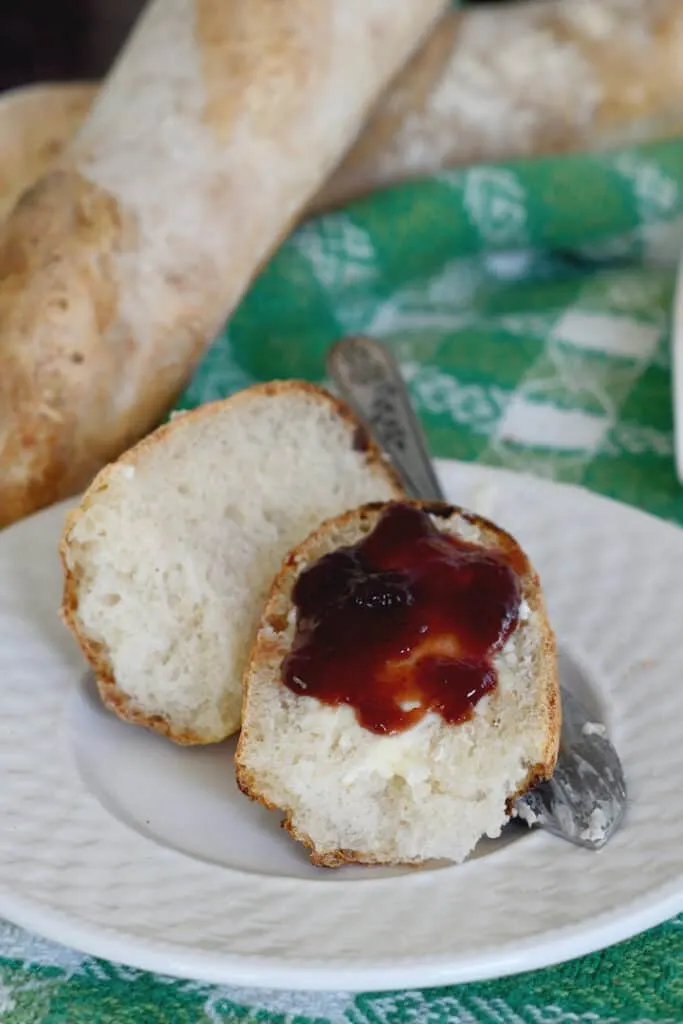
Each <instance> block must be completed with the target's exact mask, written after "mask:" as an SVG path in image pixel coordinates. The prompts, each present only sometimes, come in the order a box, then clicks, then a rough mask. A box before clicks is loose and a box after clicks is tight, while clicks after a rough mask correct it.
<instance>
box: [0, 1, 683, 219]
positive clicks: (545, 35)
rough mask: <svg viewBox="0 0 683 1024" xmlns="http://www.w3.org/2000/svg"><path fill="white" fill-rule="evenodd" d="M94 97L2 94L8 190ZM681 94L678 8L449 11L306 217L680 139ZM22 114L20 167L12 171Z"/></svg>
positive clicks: (637, 4)
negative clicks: (424, 182) (546, 158)
mask: <svg viewBox="0 0 683 1024" xmlns="http://www.w3.org/2000/svg"><path fill="white" fill-rule="evenodd" d="M94 95H95V90H94V88H93V87H92V86H90V85H76V84H73V85H70V86H64V85H59V86H57V85H55V86H44V87H42V88H39V89H32V90H29V91H26V90H21V91H19V92H17V93H16V94H15V96H8V97H5V98H4V100H3V102H2V104H0V137H2V138H3V139H4V138H5V137H6V136H5V133H4V132H3V130H2V129H3V124H4V123H5V122H7V121H11V124H10V126H9V129H10V134H9V138H8V139H7V146H6V148H5V150H4V155H3V159H5V160H7V154H8V152H9V154H10V159H9V166H8V171H7V177H6V179H5V181H6V185H5V190H4V194H7V195H10V194H11V195H12V196H13V197H16V196H17V195H18V194H19V192H20V191H21V190H23V188H25V187H27V186H28V185H29V184H32V183H33V182H34V181H35V179H36V178H37V177H38V172H39V171H41V172H42V171H44V170H46V169H47V157H48V156H49V155H50V152H51V151H53V152H54V150H55V149H56V148H61V147H60V146H59V145H58V144H59V143H60V142H61V144H62V145H63V144H64V143H65V142H67V141H68V138H70V136H71V135H72V134H73V133H74V132H75V130H76V128H77V127H78V124H79V123H80V121H81V120H82V118H83V117H84V115H85V113H86V112H87V108H88V107H89V105H90V103H91V102H92V100H93V98H94ZM682 97H683V0H518V2H516V3H511V4H507V5H504V6H493V5H492V6H490V7H487V6H483V7H482V6H478V7H470V8H464V9H461V10H458V11H450V12H448V13H447V14H446V15H444V17H443V18H442V19H441V20H440V21H439V23H438V25H437V26H436V28H435V29H434V31H433V32H432V33H431V35H430V36H429V38H428V39H427V41H426V42H425V43H424V44H423V45H422V46H421V47H420V49H419V50H418V52H417V53H416V54H415V55H414V56H413V57H412V58H411V60H410V61H409V62H408V64H407V65H406V67H405V68H404V69H403V70H402V71H401V72H400V73H399V75H398V76H397V77H396V78H395V79H394V80H393V81H392V82H391V84H390V86H389V88H388V89H387V90H386V92H385V94H384V95H383V96H382V97H381V99H380V100H379V102H378V103H377V105H376V106H375V108H374V110H373V113H372V115H371V116H370V119H369V121H368V122H367V124H366V125H365V127H364V129H363V131H362V132H361V134H360V136H359V137H358V139H357V140H356V142H355V143H354V145H353V146H352V147H351V149H350V150H349V152H348V154H347V155H346V157H345V158H344V159H343V160H342V162H341V164H340V165H339V166H338V168H337V169H336V171H335V172H334V173H333V174H332V175H331V177H330V178H329V179H328V181H327V182H326V183H325V184H324V185H323V187H322V189H321V190H320V191H319V192H318V194H317V195H316V196H315V197H314V198H313V200H312V201H311V203H310V204H309V207H308V210H307V212H308V213H311V212H320V211H322V210H327V209H329V208H330V207H333V206H338V205H340V204H342V203H344V202H346V201H347V200H349V199H351V198H354V197H356V196H359V195H363V194H365V193H367V192H369V191H371V190H372V189H374V188H381V187H383V186H385V185H389V184H392V183H394V182H397V181H401V180H403V179H406V178H414V177H418V176H421V175H425V174H432V173H435V172H438V171H441V170H443V169H444V168H448V167H460V166H465V165H469V164H476V163H483V162H486V161H496V160H510V159H514V158H531V157H535V156H540V155H545V154H552V153H569V152H577V151H580V150H596V149H605V148H608V147H611V146H618V145H622V144H627V143H631V142H647V141H651V140H653V139H657V138H664V137H670V136H674V135H677V134H679V133H680V132H681V131H683V99H682ZM41 106H42V108H43V109H41ZM22 118H25V119H26V122H27V133H22V136H24V137H22V138H21V145H22V146H23V147H25V150H26V156H27V157H28V159H25V160H24V162H23V164H22V165H21V167H19V168H17V167H16V161H15V160H13V159H12V153H13V145H16V142H15V143H13V139H15V138H16V137H18V129H17V127H15V126H18V125H19V124H20V122H21V120H22ZM25 134H28V138H26V137H25ZM43 136H44V138H43ZM46 143H47V146H46ZM17 172H19V174H18V177H17ZM13 175H14V176H13ZM10 178H12V180H11V181H10ZM0 180H1V179H0ZM2 198H3V191H2V190H0V202H1V200H2ZM8 208H9V207H8V206H5V210H7V209H8ZM1 213H2V206H1V205H0V214H1Z"/></svg>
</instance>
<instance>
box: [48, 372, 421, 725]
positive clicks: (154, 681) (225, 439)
mask: <svg viewBox="0 0 683 1024" xmlns="http://www.w3.org/2000/svg"><path fill="white" fill-rule="evenodd" d="M401 493H402V491H401V488H400V485H399V483H398V481H397V478H396V477H395V475H394V473H393V470H392V469H391V468H390V467H389V466H388V465H387V463H386V462H385V461H384V460H383V459H382V456H381V455H380V453H379V451H378V450H377V448H376V447H375V445H374V444H373V443H372V442H371V441H370V439H369V438H368V437H367V435H366V434H365V432H364V430H363V429H362V428H361V427H360V426H359V424H358V422H357V421H356V420H355V419H354V417H353V415H352V414H351V413H350V411H349V410H348V409H347V408H346V407H345V406H344V405H342V404H341V403H340V402H337V401H336V400H335V399H333V398H331V396H330V395H328V394H327V393H326V392H325V391H323V390H322V389H320V388H316V387H314V386H313V385H310V384H305V383H300V382H296V381H293V382H284V383H274V384H265V385H261V386H257V387H254V388H250V389H248V390H246V391H243V392H241V393H240V394H238V395H236V396H234V397H233V398H230V399H227V400H225V401H223V402H216V403H214V404H211V405H206V406H203V407H202V408H200V409H198V410H196V411H194V412H191V413H186V414H184V415H181V416H179V417H177V418H174V419H173V420H172V421H171V422H170V423H169V424H168V425H166V426H164V427H161V428H160V429H159V430H157V431H156V432H155V433H154V434H152V435H151V436H150V437H148V438H146V439H145V440H144V441H142V442H140V444H138V445H137V447H135V448H133V449H132V450H131V451H129V452H127V453H126V454H125V455H123V456H122V457H121V458H120V459H119V461H118V462H116V463H114V464H113V465H111V466H109V467H107V468H106V469H104V470H103V471H102V472H101V473H100V474H99V476H98V477H97V478H96V480H95V481H94V483H93V484H92V486H91V487H90V489H89V490H88V492H87V493H86V494H85V496H84V498H83V500H82V501H81V503H80V504H79V506H78V507H77V508H76V509H75V511H74V512H72V513H71V515H70V517H69V519H68V522H67V524H66V527H65V531H64V535H63V539H62V544H61V557H62V561H63V565H64V571H65V585H64V601H63V608H62V613H63V617H64V620H65V621H66V623H67V625H68V626H69V627H70V629H71V630H72V631H73V633H74V635H75V637H76V639H77V640H78V642H79V643H80V645H81V647H82V650H83V653H84V654H85V657H86V658H87V659H88V661H89V662H90V664H91V665H92V667H93V669H94V672H95V675H96V678H97V683H98V686H99V690H100V694H101V696H102V700H103V701H104V703H105V704H106V706H107V707H109V708H110V709H111V710H113V711H115V712H116V713H117V714H119V715H120V716H121V717H122V718H125V719H127V720H129V721H131V722H135V723H137V724H140V725H145V726H148V727H150V728H152V729H154V730H156V731H157V732H160V733H163V734H165V735H167V736H170V738H171V739H173V740H175V741H176V742H178V743H211V742H217V741H219V740H222V739H224V738H225V737H226V736H229V735H230V734H231V733H232V732H234V731H235V730H236V729H238V728H239V724H240V711H241V683H242V674H243V671H244V667H245V665H246V661H247V657H248V653H249V648H250V645H251V642H252V640H253V635H254V631H255V628H256V624H257V622H258V618H259V615H260V613H261V610H262V607H263V604H264V602H265V598H266V595H267V593H268V588H269V587H270V584H271V582H272V580H273V577H274V575H275V573H276V572H277V570H278V568H279V565H280V563H281V561H282V559H283V558H284V556H285V554H286V552H287V551H288V550H289V549H290V548H291V547H292V546H293V545H295V544H298V543H299V542H300V541H301V540H303V538H304V537H305V536H306V535H307V534H308V533H309V532H310V531H311V530H312V529H313V528H314V527H315V526H317V525H318V524H319V523H320V522H322V520H323V519H325V518H326V517H328V516H330V515H336V514H337V513H339V512H342V511H345V510H346V509H349V508H353V507H355V506H356V505H358V504H360V503H361V502H364V501H369V500H373V499H387V498H391V497H396V496H399V495H401Z"/></svg>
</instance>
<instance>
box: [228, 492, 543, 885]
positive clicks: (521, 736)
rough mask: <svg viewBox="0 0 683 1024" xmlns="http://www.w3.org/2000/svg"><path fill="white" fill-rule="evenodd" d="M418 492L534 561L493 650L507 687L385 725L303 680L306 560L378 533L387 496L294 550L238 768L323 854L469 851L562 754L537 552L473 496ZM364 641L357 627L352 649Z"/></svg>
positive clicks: (321, 858)
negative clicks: (285, 673)
mask: <svg viewBox="0 0 683 1024" xmlns="http://www.w3.org/2000/svg"><path fill="white" fill-rule="evenodd" d="M405 504H410V505H411V506H412V507H415V508H421V509H423V510H425V511H426V512H427V513H429V515H430V516H431V519H432V522H433V523H434V525H435V526H436V527H437V528H438V530H440V531H442V532H443V533H445V534H447V535H450V536H454V537H458V538H461V539H462V540H464V541H466V542H468V543H470V544H476V545H478V546H480V547H482V548H483V549H484V550H485V552H487V553H493V552H496V553H500V554H503V555H504V556H506V557H513V558H514V561H515V563H516V564H517V565H519V566H521V567H522V569H521V578H520V593H521V602H520V606H519V620H518V625H517V626H516V628H515V630H514V632H513V633H512V635H511V636H510V637H509V638H508V640H507V642H506V643H505V646H504V647H503V648H502V650H500V651H498V653H497V654H496V655H495V657H494V658H493V662H492V663H493V666H494V668H495V670H496V672H497V683H496V685H495V688H494V689H493V690H492V691H491V692H490V693H488V694H486V696H484V697H482V699H481V700H479V702H478V703H477V704H476V705H475V708H474V713H473V716H472V718H471V719H470V720H469V721H461V722H459V723H458V724H447V722H446V721H445V720H444V718H443V717H442V716H441V715H440V714H438V713H435V712H429V713H427V714H426V715H425V717H423V718H422V719H421V720H420V721H419V722H418V723H417V724H414V725H412V726H411V727H409V728H408V729H406V730H405V731H402V732H397V733H396V734H394V735H378V734H377V733H376V732H373V731H370V730H369V729H368V728H366V727H364V726H363V725H361V724H360V722H359V719H358V718H357V716H356V713H355V709H354V708H353V707H351V706H349V705H348V704H338V705H333V704H329V703H322V702H321V701H319V700H318V699H316V698H315V697H313V696H309V695H306V694H305V692H304V693H296V692H293V691H292V690H291V689H290V688H288V687H287V686H285V685H284V683H283V682H282V670H283V663H284V660H285V658H286V657H287V655H288V654H289V653H290V651H291V650H292V644H293V641H294V638H295V635H296V628H297V614H296V608H295V606H294V604H293V589H294V586H295V584H296V582H297V580H298V579H299V577H300V575H301V573H302V572H303V571H304V570H305V569H307V568H309V567H310V566H311V565H312V564H314V563H315V562H317V561H318V559H320V558H322V557H323V556H324V555H327V554H329V553H330V552H333V551H336V550H337V549H339V548H340V547H344V546H348V545H354V544H356V543H358V541H360V540H361V539H363V538H364V537H367V535H368V534H369V533H370V532H371V531H372V530H373V529H374V528H375V527H376V526H377V523H378V521H379V519H380V517H381V516H382V515H383V513H384V512H385V511H386V509H387V506H386V505H379V506H378V505H371V506H368V507H366V508H361V509H358V510H355V511H352V512H349V513H347V514H345V515H342V516H340V517H337V518H335V519H333V520H331V521H329V522H327V523H325V524H324V525H322V526H321V527H320V528H319V529H318V530H316V531H315V532H314V533H313V534H311V536H309V537H308V538H307V539H306V540H305V541H304V542H303V543H302V544H301V545H300V546H299V547H298V548H297V549H296V550H295V551H293V552H292V553H291V554H290V555H289V556H288V558H287V559H286V561H285V562H284V564H283V567H282V569H281V571H280V574H279V576H278V577H277V579H276V581H275V583H274V585H273V588H272V590H271V593H270V597H269V599H268V603H267V605H266V608H265V611H264V613H263V616H262V618H261V622H260V625H259V628H258V632H257V635H256V642H255V645H254V648H253V650H252V653H251V658H250V660H249V665H248V667H247V671H246V675H245V681H244V708H243V715H242V732H241V734H240V740H239V744H238V748H237V756H236V763H237V778H238V783H239V785H240V787H241V788H242V790H243V791H244V792H245V793H246V794H247V795H248V796H250V797H252V798H253V799H255V800H258V801H260V802H261V803H263V804H264V805H265V806H266V807H269V808H270V809H273V810H278V811H281V812H283V814H284V826H285V827H286V828H287V829H288V830H289V832H291V834H292V835H293V836H294V838H295V839H298V840H300V841H301V842H302V843H304V844H305V845H306V846H307V847H308V848H309V850H310V856H311V860H312V861H313V863H315V864H319V865H322V866H324V867H339V866H340V865H342V864H347V863H362V864H419V863H422V862H424V861H428V860H432V859H447V860H451V861H455V862H458V861H461V860H463V859H464V858H465V857H466V856H467V854H468V853H470V851H471V850H472V849H473V848H474V846H475V844H476V843H477V842H478V840H479V839H480V838H481V837H482V836H491V837H495V836H497V835H499V833H500V831H501V829H502V827H503V826H504V825H505V823H506V822H507V820H508V817H509V813H510V809H511V804H512V803H513V801H514V799H515V797H517V796H518V795H520V794H522V793H524V792H525V791H526V790H527V789H529V788H531V786H533V785H534V784H535V783H536V782H538V781H539V780H541V779H546V778H549V777H550V776H551V775H552V772H553V770H554V767H555V763H556V760H557V753H558V746H559V735H560V700H559V684H558V675H557V655H556V646H555V638H554V634H553V632H552V629H551V627H550V625H549V623H548V618H547V615H546V610H545V604H544V600H543V595H542V592H541V587H540V583H539V580H538V577H537V575H536V573H535V572H534V570H533V568H532V567H531V565H530V564H529V562H528V560H527V559H526V556H525V555H524V554H523V552H522V551H521V550H520V548H519V546H518V544H517V543H516V541H514V540H513V538H512V537H510V536H509V535H508V534H506V533H504V532H503V531H502V530H501V529H500V528H499V527H497V526H494V525H493V524H492V523H490V522H487V521H486V520H484V519H481V518H479V517H478V516H474V515H472V514H471V513H468V512H465V511H463V510H462V509H459V508H455V507H452V506H448V505H442V504H434V503H417V502H412V503H405ZM485 611H486V609H484V612H485ZM356 642H357V637H356V636H354V635H349V636H348V637H347V643H348V645H349V647H350V648H351V649H352V648H353V645H354V643H356ZM428 642H429V641H428ZM360 682H361V683H362V684H363V685H364V686H365V685H366V686H367V687H368V688H370V687H372V686H373V684H374V680H373V679H371V678H368V679H362V680H360ZM304 689H305V685H304Z"/></svg>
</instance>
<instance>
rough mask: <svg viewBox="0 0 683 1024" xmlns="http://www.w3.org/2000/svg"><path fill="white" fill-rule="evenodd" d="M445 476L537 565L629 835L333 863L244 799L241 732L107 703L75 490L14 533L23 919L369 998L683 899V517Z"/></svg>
mask: <svg viewBox="0 0 683 1024" xmlns="http://www.w3.org/2000/svg"><path fill="white" fill-rule="evenodd" d="M440 469H441V473H442V477H443V480H444V483H445V485H446V488H447V491H448V493H449V495H450V496H451V498H452V499H453V500H454V501H460V502H461V503H463V504H470V505H472V504H474V505H476V506H478V507H479V510H480V511H483V512H484V513H486V512H489V513H490V514H493V516H494V517H495V518H496V519H497V520H498V521H499V522H500V523H501V525H502V526H504V527H507V528H508V529H510V530H512V531H513V532H514V533H516V534H517V535H518V537H519V539H520V540H521V542H522V543H523V544H524V545H525V546H526V547H527V549H528V551H529V553H530V554H531V557H532V559H533V560H534V562H535V563H536V566H537V568H538V570H539V572H540V574H541V578H542V580H543V582H544V584H545V588H546V593H547V596H548V601H549V607H550V614H551V618H552V621H553V622H554V624H555V626H556V629H557V631H558V634H559V636H560V639H561V644H562V674H563V679H564V682H565V683H566V684H567V685H569V686H573V687H575V688H578V689H579V690H580V691H581V693H582V695H583V696H584V699H586V700H588V701H589V702H591V703H592V704H593V707H594V709H595V714H596V715H598V716H599V717H600V718H601V719H602V720H604V721H605V722H606V724H607V726H608V729H609V732H610V734H611V736H612V738H613V739H614V741H615V742H616V744H617V746H618V748H619V751H620V753H621V756H622V759H623V763H624V767H625V771H626V774H627V781H628V785H629V791H630V797H631V805H630V808H629V814H628V818H627V822H626V825H625V827H624V829H623V830H622V832H621V833H620V834H619V835H618V836H617V837H616V838H615V839H614V840H613V841H612V843H611V844H610V845H609V846H608V847H607V848H606V849H605V850H604V851H603V852H602V853H598V854H596V853H589V852H586V851H583V850H579V849H576V848H574V847H572V846H569V845H568V844H565V843H563V842H561V841H558V840H557V839H553V838H552V837H551V836H549V835H547V834H545V833H540V832H534V833H530V834H524V835H521V837H520V838H518V839H513V840H510V839H509V838H508V839H507V840H502V841H498V842H490V843H488V844H486V845H484V846H482V847H481V848H480V849H478V851H477V853H476V855H475V856H474V857H473V858H472V859H471V860H470V861H468V862H467V863H466V864H464V865H461V866H460V867H439V868H435V869H430V870H422V871H378V870H374V871H373V870H372V869H354V868H347V869H344V870H343V871H339V872H336V873H335V872H324V871H320V870H317V869H315V868H313V867H311V866H310V865H309V864H308V862H307V860H306V858H305V856H304V854H303V852H302V851H301V850H300V849H299V848H298V847H297V846H296V845H295V844H294V843H293V842H292V841H291V840H290V839H289V838H288V837H287V836H286V835H285V834H284V833H283V832H281V831H280V830H279V828H278V823H277V820H276V818H275V817H274V816H273V815H270V814H268V813H267V812H266V811H263V810H262V809H260V808H259V807H256V806H254V805H253V804H250V803H249V802H248V801H247V800H246V799H245V798H244V797H242V796H241V795H240V794H239V793H238V792H237V790H236V787H235V784H234V781H233V778H232V772H231V755H232V747H231V746H230V745H229V744H228V745H224V746H222V747H219V748H215V749H206V750H181V749H177V748H175V747H173V746H172V745H170V744H168V743H167V742H165V741H164V740H162V739H161V738H159V737H155V736H152V735H150V734H147V733H145V732H143V731H141V730H137V729H135V728H133V727H132V726H127V725H124V724H123V723H121V722H119V721H118V720H117V719H115V718H114V717H113V716H111V715H109V714H107V713H105V712H103V711H102V710H101V708H100V707H99V705H98V703H97V700H96V699H95V697H94V696H93V693H92V689H91V688H90V686H89V685H88V683H87V681H84V679H83V677H84V672H83V664H82V662H81V659H80V656H79V654H78V652H77V650H76V649H75V646H74V645H73V644H72V642H71V640H70V638H69V637H68V635H67V633H66V631H65V630H64V629H63V627H62V626H61V624H60V623H59V621H58V618H57V613H56V609H57V606H58V603H59V596H60V572H59V566H58V562H57V556H56V544H57V538H58V534H59V531H60V528H61V524H62V521H63V516H64V511H65V508H64V506H61V507H59V508H55V509H52V510H50V511H47V512H45V513H42V514H40V515H38V516H35V517H33V518H32V519H30V520H28V521H25V522H24V523H21V524H20V525H18V526H16V527H14V528H12V529H10V530H7V531H5V532H4V533H2V534H0V914H2V915H4V916H5V917H7V918H9V919H10V920H12V921H14V922H16V923H18V924H20V925H23V926H25V927H26V928H28V929H31V930H33V931H35V932H39V933H41V934H42V935H44V936H46V937H48V938H51V939H55V940H57V941H60V942H62V943H65V944H68V945H72V946H75V947H77V948H79V949H81V950H84V951H87V952H89V953H92V954H97V955H99V956H103V957H108V958H110V959H114V960H118V961H122V962H125V963H127V964H131V965H135V966H138V967H143V968H149V969H154V970H158V971H161V972H164V973H167V974H177V975H181V976H187V977H192V978H197V979H202V980H208V981H216V982H223V983H234V984H241V985H259V986H270V987H289V988H302V989H313V988H318V989H349V990H366V991H367V990H372V989H375V990H376V989H383V988H401V987H408V986H422V985H440V984H444V983H447V982H462V981H468V980H473V979H481V978H486V977H492V976H497V975H502V974H506V973H512V972H515V971H520V970H526V969H529V968H533V967H539V966H542V965H545V964H549V963H552V962H555V961H559V960H563V959H567V958H570V957H573V956H577V955H579V954H581V953H586V952H589V951H590V950H594V949H596V948H599V947H601V946H604V945H607V944H609V943H612V942H615V941H617V940H619V939H623V938H626V937H627V936H629V935H631V934H633V933H634V932H636V931H639V930H641V929H644V928H646V927H648V926H650V925H654V924H656V923H657V922H659V921H661V920H663V919H665V918H666V917H668V916H670V915H673V914H674V913H677V912H678V911H680V910H682V909H683V815H681V813H680V786H681V780H682V779H683V734H682V732H681V723H682V722H683V685H682V684H681V680H683V644H682V643H681V641H680V636H681V629H682V625H681V624H682V623H683V530H679V529H678V528H676V527H673V526H670V525H667V524H666V523H663V522H660V521H659V520H655V519H653V518H650V517H648V516H645V515H643V514H641V513H638V512H636V511H634V510H632V509H628V508H625V507H623V506H620V505H617V504H615V503H613V502H609V501H606V500H604V499H601V498H598V497H595V496H593V495H591V494H589V493H587V492H585V491H582V490H579V489H577V488H570V487H561V486H558V485H556V484H552V483H548V482H543V481H539V480H533V479H530V478H525V477H518V476H514V475H511V474H509V473H504V472H498V471H493V470H486V469H482V468H481V467H472V466H462V465H458V464H455V463H447V464H442V465H441V467H440ZM482 498H484V499H486V501H485V504H486V506H487V507H486V508H481V504H482ZM491 499H493V501H492V502H491ZM141 628H144V623H141Z"/></svg>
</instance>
